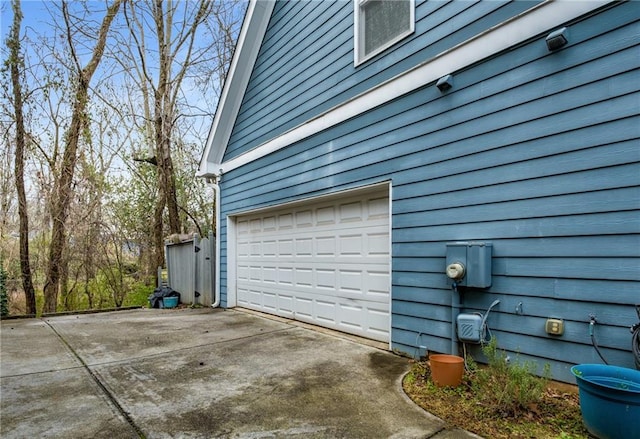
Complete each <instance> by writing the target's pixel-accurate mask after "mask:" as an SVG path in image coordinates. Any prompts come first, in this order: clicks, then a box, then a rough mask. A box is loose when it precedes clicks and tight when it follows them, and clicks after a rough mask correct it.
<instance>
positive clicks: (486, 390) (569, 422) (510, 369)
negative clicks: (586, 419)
mask: <svg viewBox="0 0 640 439" xmlns="http://www.w3.org/2000/svg"><path fill="white" fill-rule="evenodd" d="M483 351H484V353H485V355H486V356H487V358H488V359H489V364H488V365H487V366H486V367H478V366H477V365H475V364H474V363H473V361H469V363H470V364H469V365H468V370H466V371H465V375H464V377H463V382H462V385H461V386H459V387H456V388H441V387H437V386H436V385H435V384H434V383H433V381H432V379H431V371H430V369H429V366H428V364H427V362H426V361H416V362H414V363H413V367H412V369H411V371H410V372H409V373H408V374H407V375H406V377H405V379H404V382H403V387H404V390H405V392H406V393H407V395H408V396H409V397H410V398H411V399H412V400H413V401H414V402H415V403H416V404H418V405H419V406H420V407H422V408H424V409H425V410H427V411H428V412H430V413H432V414H434V415H436V416H438V417H439V418H441V419H443V420H444V421H445V422H446V423H447V424H448V425H449V426H450V427H456V428H462V429H465V430H468V431H471V432H474V433H476V434H478V435H480V436H483V437H486V438H497V439H502V438H505V439H506V438H510V439H524V438H536V439H537V438H552V439H583V438H584V439H586V438H590V437H591V436H590V435H589V434H588V432H587V430H586V428H585V427H584V425H583V423H582V416H581V414H580V404H579V399H578V394H577V391H576V389H575V388H573V387H571V386H567V385H560V384H559V383H553V382H551V381H549V380H548V379H546V378H540V377H537V376H535V375H533V374H532V373H531V371H532V368H533V366H532V365H531V364H527V363H523V364H521V363H518V362H512V363H511V364H508V363H507V362H506V361H505V356H504V353H503V352H501V351H499V350H498V349H496V347H495V342H494V343H492V344H490V345H489V346H488V347H485V348H484V349H483Z"/></svg>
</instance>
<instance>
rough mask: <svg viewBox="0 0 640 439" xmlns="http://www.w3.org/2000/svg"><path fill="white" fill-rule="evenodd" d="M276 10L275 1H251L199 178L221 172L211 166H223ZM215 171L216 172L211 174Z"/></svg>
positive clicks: (210, 133) (206, 147) (221, 96)
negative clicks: (274, 9) (245, 95)
mask: <svg viewBox="0 0 640 439" xmlns="http://www.w3.org/2000/svg"><path fill="white" fill-rule="evenodd" d="M274 6H275V0H251V1H250V2H249V5H248V6H247V12H246V15H245V19H244V22H243V23H242V29H240V35H239V36H238V42H237V44H236V50H235V52H234V54H233V58H232V60H231V65H230V66H229V71H228V72H227V79H226V80H225V82H224V86H223V88H222V93H221V95H220V101H219V102H218V107H217V109H216V114H215V117H214V119H213V124H212V125H211V130H210V131H209V136H208V138H207V143H206V145H205V148H204V152H203V154H202V158H201V159H200V167H199V169H198V172H197V173H196V175H197V176H199V177H211V176H212V175H211V174H213V173H218V172H219V169H220V168H219V166H213V167H212V164H215V163H220V162H221V161H222V158H223V156H224V152H225V150H226V147H227V143H228V142H229V138H230V137H231V132H232V130H233V125H234V124H235V121H236V118H237V116H238V112H239V111H240V105H241V104H242V98H243V97H244V94H245V92H246V90H247V85H248V84H249V78H250V77H251V73H252V72H253V67H254V65H255V62H256V60H257V58H258V52H259V51H260V47H261V43H262V39H263V38H264V34H265V32H266V30H267V26H268V24H269V19H270V18H271V13H272V12H273V7H274ZM214 168H215V172H212V169H214Z"/></svg>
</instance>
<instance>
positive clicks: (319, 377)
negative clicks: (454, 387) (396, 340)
mask: <svg viewBox="0 0 640 439" xmlns="http://www.w3.org/2000/svg"><path fill="white" fill-rule="evenodd" d="M1 336H2V340H1V341H2V344H1V351H0V353H1V356H0V377H1V378H0V383H1V389H0V391H1V393H0V395H1V396H0V398H1V401H0V409H1V419H0V436H2V437H3V438H27V437H29V438H36V437H51V438H54V437H56V438H99V437H104V438H111V439H113V438H140V437H146V438H290V437H293V438H390V437H391V438H429V437H438V438H445V437H446V438H454V437H456V438H463V437H472V436H471V435H469V434H468V433H465V432H462V431H448V430H445V429H444V425H443V422H442V421H441V420H439V419H438V418H435V417H433V416H431V415H429V414H428V413H426V412H424V411H423V410H421V409H420V408H418V407H416V406H415V405H413V403H411V402H410V401H409V400H408V399H407V397H406V396H405V395H404V393H403V392H402V389H401V386H400V379H401V377H402V375H403V374H404V373H405V372H406V371H407V370H408V367H409V365H408V361H407V359H406V358H401V357H398V356H396V355H393V354H391V353H389V352H386V351H384V350H381V349H377V348H375V347H371V346H367V345H365V344H362V343H358V342H355V341H353V340H350V339H348V338H347V337H343V336H341V335H339V334H335V333H326V331H322V332H319V331H314V330H310V329H307V328H305V327H304V325H301V324H298V323H296V322H291V321H288V320H283V319H271V318H265V317H262V316H260V315H255V314H251V313H246V312H242V311H234V310H228V311H224V310H211V309H199V310H198V309H194V310H192V309H179V310H157V309H140V310H134V311H122V312H112V313H104V314H85V315H71V316H58V317H48V318H45V319H27V320H5V321H2V334H1Z"/></svg>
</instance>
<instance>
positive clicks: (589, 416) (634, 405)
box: [571, 364, 640, 439]
mask: <svg viewBox="0 0 640 439" xmlns="http://www.w3.org/2000/svg"><path fill="white" fill-rule="evenodd" d="M571 372H572V373H573V375H574V376H575V377H576V382H577V383H578V391H579V394H580V410H581V411H582V420H583V421H584V425H585V426H586V427H587V430H589V433H591V434H592V435H594V436H596V437H598V438H600V439H640V371H637V370H633V369H627V368H625V367H618V366H607V365H604V364H579V365H577V366H573V367H572V368H571Z"/></svg>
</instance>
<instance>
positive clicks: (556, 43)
mask: <svg viewBox="0 0 640 439" xmlns="http://www.w3.org/2000/svg"><path fill="white" fill-rule="evenodd" d="M545 41H546V42H547V49H549V52H553V51H554V50H558V49H560V48H561V47H563V46H565V45H566V44H567V43H568V42H569V40H568V39H567V28H566V27H563V28H561V29H558V30H556V31H553V32H551V33H550V34H549V35H547V38H545Z"/></svg>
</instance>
